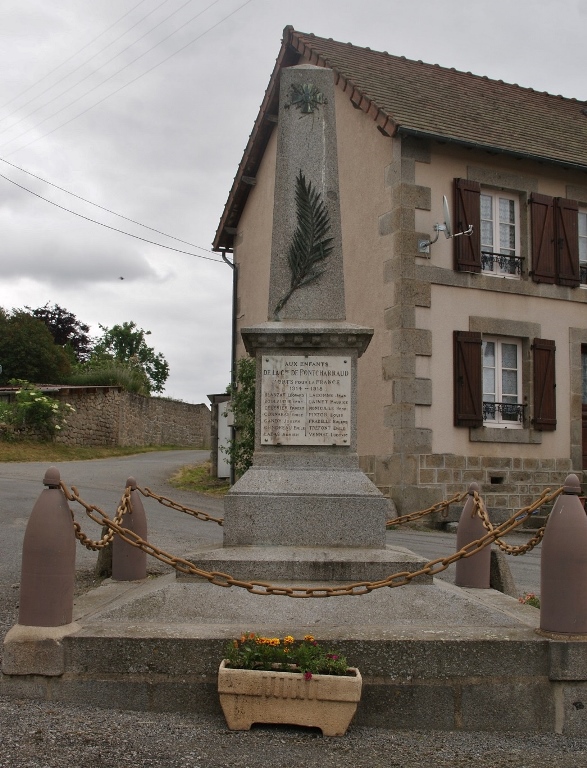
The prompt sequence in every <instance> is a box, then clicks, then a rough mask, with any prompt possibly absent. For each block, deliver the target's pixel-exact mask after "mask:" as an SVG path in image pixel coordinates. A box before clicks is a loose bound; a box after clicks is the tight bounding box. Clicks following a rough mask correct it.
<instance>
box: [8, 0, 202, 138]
mask: <svg viewBox="0 0 587 768" xmlns="http://www.w3.org/2000/svg"><path fill="white" fill-rule="evenodd" d="M141 2H145V0H141ZM168 2H169V0H163V2H161V3H159V5H157V6H156V7H155V8H153V9H152V10H151V11H149V13H146V14H145V15H144V16H141V18H140V19H139V20H138V21H137V22H136V23H135V24H133V25H132V27H129V28H128V29H125V30H124V32H122V33H121V34H120V35H118V37H115V38H114V40H111V41H110V42H109V43H108V45H105V46H104V47H103V48H100V50H99V51H97V52H96V53H94V54H93V55H92V56H90V58H89V59H85V60H84V61H82V63H81V64H78V66H77V67H75V68H74V69H72V70H71V72H67V74H65V75H63V76H62V77H60V78H59V80H56V81H55V82H54V83H52V84H51V85H49V86H47V88H45V90H43V91H41V93H37V95H36V96H32V97H31V98H30V99H29V100H28V101H25V102H24V104H21V105H20V106H19V107H17V108H16V109H15V110H13V111H12V112H9V113H8V114H7V115H4V117H0V123H2V122H4V120H8V118H9V117H12V115H15V114H16V113H17V112H20V110H21V109H23V108H24V107H27V106H28V105H29V104H30V103H31V102H33V101H35V99H39V98H40V97H41V96H44V95H45V94H46V93H47V92H48V91H50V90H51V89H52V88H55V87H56V86H57V85H59V83H62V82H63V81H64V80H67V78H68V77H71V76H72V75H74V74H75V73H76V72H78V71H79V70H80V69H81V68H82V67H84V66H85V65H86V64H89V63H90V61H93V60H94V59H95V58H96V56H99V55H100V54H101V53H103V52H104V51H106V50H107V49H108V48H110V47H111V46H112V45H114V43H117V42H118V41H119V40H120V39H121V38H123V37H124V36H125V35H128V33H129V32H130V31H131V30H133V29H134V28H135V27H137V26H138V25H139V24H140V23H141V22H142V21H144V20H145V19H146V18H148V17H149V16H152V15H153V14H154V13H155V11H158V10H159V8H161V6H163V5H165V3H168ZM188 2H192V0H188ZM140 4H141V3H139V5H140ZM137 7H138V6H136V5H135V8H137ZM181 7H182V8H183V5H182V6H181ZM131 10H134V8H133V9H131ZM178 10H181V9H178ZM129 13H130V11H129ZM171 15H173V14H171ZM125 16H128V14H125ZM123 18H124V16H123V17H121V19H119V20H118V21H121V20H122V19H123ZM168 18H169V16H166V17H165V18H164V19H162V21H160V22H159V24H156V25H155V26H154V27H151V29H150V30H149V31H148V32H146V33H145V34H149V32H152V31H153V29H156V28H157V27H158V26H160V25H161V24H163V23H164V22H165V21H167V19H168ZM118 21H117V22H115V23H114V24H112V25H111V26H110V27H108V29H107V30H105V32H107V31H108V30H109V29H112V27H113V26H116V24H118ZM102 34H104V33H102ZM100 36H101V35H98V37H100ZM144 36H145V35H143V37H144ZM98 37H95V38H94V39H93V40H92V41H91V42H90V43H88V45H86V46H84V48H80V50H79V51H78V52H77V53H80V52H81V51H83V50H85V48H87V47H88V46H89V45H91V43H93V42H95V41H96V40H97V39H98ZM139 40H142V37H139V38H138V40H135V41H134V42H133V43H131V44H130V45H129V46H127V47H126V48H124V49H123V50H122V51H120V53H118V54H116V55H117V56H120V54H121V53H124V52H125V51H126V50H128V48H130V47H131V46H132V45H134V44H135V43H137V42H138V41H139ZM77 53H74V54H73V56H70V57H69V59H66V61H64V62H63V64H60V65H59V66H58V67H56V68H55V69H53V70H52V72H55V71H56V70H58V69H59V68H60V67H62V66H64V64H66V63H67V62H68V61H70V60H71V59H73V58H75V56H77ZM113 58H116V56H114V57H113ZM111 61H112V59H108V61H106V62H104V64H101V65H100V67H98V69H101V68H102V67H105V66H106V64H109V63H110V62H111ZM91 74H94V73H93V72H92V73H90V75H91ZM90 75H88V76H87V77H90ZM46 77H47V75H45V77H42V78H41V80H39V81H38V82H37V83H35V85H37V84H38V83H40V82H41V81H42V80H44V79H45V78H46ZM85 79H87V78H83V79H82V80H78V81H77V83H74V84H73V85H72V86H70V87H69V88H66V89H65V90H64V91H62V92H61V93H60V94H58V95H57V96H55V98H53V99H51V100H50V101H46V102H45V103H44V104H41V106H40V107H37V108H36V109H34V110H32V111H31V112H29V113H28V114H27V115H25V116H24V117H23V118H22V119H21V120H17V121H16V122H15V123H12V125H9V126H8V128H4V129H3V132H4V131H7V130H9V129H10V128H13V127H14V126H15V125H18V124H19V123H21V122H22V121H23V120H25V119H26V118H27V117H30V116H31V115H34V114H35V112H38V111H39V109H43V107H46V106H47V105H48V104H51V103H52V102H53V101H55V99H58V98H59V96H62V95H63V94H64V93H67V92H68V91H70V90H71V89H72V88H75V86H76V85H79V84H80V83H83V81H84V80H85ZM33 87H34V86H31V88H33ZM27 90H30V88H27ZM25 93H26V91H23V92H22V93H21V94H20V95H21V96H22V95H24V94H25ZM16 98H18V97H16ZM15 100H16V99H13V100H12V101H15ZM11 103H12V102H7V104H4V105H3V107H1V108H2V109H3V108H4V107H5V106H8V104H11Z"/></svg>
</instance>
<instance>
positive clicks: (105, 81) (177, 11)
mask: <svg viewBox="0 0 587 768" xmlns="http://www.w3.org/2000/svg"><path fill="white" fill-rule="evenodd" d="M192 1H193V0H186V2H185V3H183V5H180V6H179V8H177V9H176V10H175V11H173V13H170V14H169V15H168V16H166V17H165V18H164V19H161V21H160V22H159V23H158V24H155V25H154V26H153V27H151V29H149V30H147V31H146V32H145V33H144V34H143V35H141V36H140V37H138V38H137V39H136V40H134V41H133V42H132V43H129V44H128V45H127V46H126V48H123V49H122V51H119V52H118V53H117V54H115V55H114V56H111V57H110V58H109V59H108V61H105V62H104V63H103V64H100V66H99V67H98V69H97V70H96V72H98V71H100V70H101V69H103V68H104V67H106V66H107V65H108V64H110V62H112V61H114V60H115V59H117V58H118V57H119V56H122V54H123V53H126V51H128V49H129V48H132V47H133V45H135V44H136V43H138V42H140V41H141V40H142V39H143V38H144V37H147V35H149V34H150V33H151V32H152V31H153V30H154V29H157V27H160V26H161V24H164V23H165V22H166V21H167V20H168V19H170V18H171V17H172V16H175V14H176V13H179V12H180V11H181V10H183V9H184V8H185V7H186V5H189V4H190V3H191V2H192ZM163 2H164V3H166V2H167V0H163ZM219 2H220V0H214V2H213V3H211V4H210V5H209V6H208V7H207V8H204V10H203V11H200V13H198V14H196V15H195V16H192V18H191V19H190V20H189V21H186V24H189V23H190V21H193V20H194V19H197V18H198V16H201V15H202V14H203V13H204V12H205V11H207V10H208V8H211V7H212V6H213V5H216V3H219ZM161 5H163V3H161ZM145 18H146V17H145ZM137 23H138V22H137ZM135 26H136V25H135ZM184 26H185V24H183V25H182V26H181V27H178V28H177V29H176V30H175V32H179V30H180V29H182V27H184ZM131 29H132V27H131ZM175 32H172V33H171V35H174V34H175ZM124 34H126V33H124ZM171 35H168V36H167V37H171ZM121 37H123V35H121ZM167 37H164V38H163V40H160V41H159V42H158V43H155V45H153V46H151V48H148V49H147V50H146V51H145V52H144V53H142V54H141V55H140V56H137V58H136V59H133V60H132V61H130V62H129V63H128V64H125V65H124V66H123V67H122V68H121V69H118V70H117V71H116V72H114V73H113V74H112V75H110V77H107V78H106V80H102V82H101V83H98V84H97V85H95V86H94V87H93V88H91V89H90V90H89V91H85V93H82V94H81V96H78V98H77V99H74V101H71V102H70V103H69V104H66V105H65V106H64V107H62V108H61V109H60V110H58V111H57V112H53V114H52V115H49V116H48V117H46V118H45V119H44V120H42V121H41V122H40V123H37V125H36V126H33V127H32V128H29V129H28V130H27V131H25V133H28V131H32V130H33V128H36V127H37V126H39V125H42V124H43V123H44V122H45V121H46V120H49V119H50V118H52V117H55V115H58V114H59V113H60V112H63V110H64V109H67V108H68V107H70V106H71V105H72V104H75V103H76V101H79V100H80V99H83V98H84V96H87V95H88V94H90V93H92V91H95V90H96V89H97V88H99V87H100V86H101V85H104V83H107V82H108V80H111V79H112V78H113V77H116V75H118V74H120V73H121V72H124V70H125V69H126V68H127V67H130V65H131V64H134V62H135V61H138V60H139V59H140V58H142V57H143V56H145V55H146V54H147V53H149V52H150V51H152V50H153V49H154V48H157V46H158V45H161V43H163V42H164V41H165V40H167ZM118 39H119V38H118ZM98 53H101V51H99V52H98ZM97 55H98V54H96V56H97ZM92 58H94V57H92ZM89 61H91V59H89ZM86 63H87V62H86ZM82 66H83V64H80V66H79V67H78V69H80V68H81V67H82ZM76 71H77V70H74V72H76ZM96 72H89V73H88V74H87V75H84V77H82V78H81V80H78V81H77V82H76V83H74V84H73V85H70V86H69V87H68V88H65V89H64V90H63V91H61V93H58V94H57V95H56V96H53V98H52V99H49V101H46V102H45V103H44V104H41V105H40V106H39V107H36V108H35V109H32V110H31V111H30V112H27V114H26V115H23V116H22V117H21V118H20V120H16V121H15V122H14V123H12V124H11V125H9V126H8V127H7V128H3V129H2V131H0V133H6V132H7V131H9V130H10V129H11V128H14V126H15V125H19V124H20V123H22V122H24V121H25V120H26V119H27V117H30V116H31V115H34V114H36V113H37V112H39V111H40V110H41V109H44V108H45V107H48V106H49V104H53V102H54V101H57V99H59V98H61V96H64V95H65V94H66V93H69V92H70V91H72V90H73V89H74V88H76V87H77V86H78V85H81V84H82V83H83V82H85V81H86V80H88V79H89V78H90V77H92V76H93V75H95V74H96ZM70 74H73V73H70ZM66 77H69V75H66V76H65V77H64V78H62V79H65V78H66ZM59 82H61V81H59ZM51 87H53V86H51ZM47 90H50V89H47ZM39 95H42V94H39ZM31 101H34V99H31ZM27 103H29V102H27ZM22 106H25V105H24V104H23V105H22ZM18 111H20V108H19V109H17V110H16V112H18ZM12 114H14V112H13V113H12ZM20 136H24V133H21V134H20ZM16 138H19V137H18V136H17V137H16Z"/></svg>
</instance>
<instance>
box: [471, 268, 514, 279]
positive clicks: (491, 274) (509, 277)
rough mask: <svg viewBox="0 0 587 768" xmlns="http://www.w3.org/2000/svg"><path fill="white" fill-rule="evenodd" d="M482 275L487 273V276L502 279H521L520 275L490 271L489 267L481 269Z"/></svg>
mask: <svg viewBox="0 0 587 768" xmlns="http://www.w3.org/2000/svg"><path fill="white" fill-rule="evenodd" d="M481 274H482V275H487V277H501V278H502V279H503V280H521V279H522V276H521V275H502V274H500V273H499V272H491V271H490V270H489V269H484V270H482V271H481Z"/></svg>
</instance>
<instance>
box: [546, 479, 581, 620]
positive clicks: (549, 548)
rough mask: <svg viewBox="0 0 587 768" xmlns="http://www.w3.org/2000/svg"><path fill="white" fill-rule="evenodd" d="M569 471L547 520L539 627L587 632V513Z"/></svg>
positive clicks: (579, 489)
mask: <svg viewBox="0 0 587 768" xmlns="http://www.w3.org/2000/svg"><path fill="white" fill-rule="evenodd" d="M580 493H581V484H580V483H579V478H578V477H577V475H568V476H567V478H566V480H565V485H564V491H563V493H562V494H561V495H560V496H559V497H558V498H557V500H556V502H555V504H554V507H553V508H552V512H551V513H550V515H549V517H548V522H547V523H546V530H545V531H544V538H543V540H542V554H541V560H540V629H541V630H544V631H545V632H556V633H561V634H570V635H585V634H587V515H586V514H585V510H584V509H583V505H582V504H581V502H580V500H579V494H580Z"/></svg>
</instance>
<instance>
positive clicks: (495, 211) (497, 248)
mask: <svg viewBox="0 0 587 768" xmlns="http://www.w3.org/2000/svg"><path fill="white" fill-rule="evenodd" d="M484 197H485V198H489V199H490V200H491V209H492V217H493V218H492V219H484V218H483V198H484ZM501 200H507V201H508V202H511V203H513V204H514V217H513V219H514V220H513V227H514V248H513V249H511V248H509V247H506V246H502V245H501V242H500V239H501V232H500V230H501V224H502V223H507V224H509V222H502V221H501V219H500V211H501V206H500V201H501ZM479 217H480V226H479V245H480V249H481V271H482V273H483V274H484V275H491V276H494V277H505V278H508V279H510V280H512V279H513V280H520V279H521V277H522V260H521V255H520V250H521V248H520V242H521V241H520V232H521V223H520V200H519V196H518V195H516V194H515V193H511V192H505V191H504V190H499V189H490V188H488V187H484V186H482V187H481V189H480V195H479ZM484 221H491V224H492V241H493V242H492V243H491V248H492V250H491V251H490V250H489V249H488V248H487V246H484V244H483V222H484ZM506 248H507V250H508V251H513V253H512V252H510V253H502V251H503V250H506ZM500 256H504V257H505V258H504V259H503V258H502V259H500ZM488 261H491V268H488V266H487V262H488ZM508 261H509V268H508V267H506V264H507V263H508ZM512 267H513V268H514V271H513V272H512V271H511V269H512Z"/></svg>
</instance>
